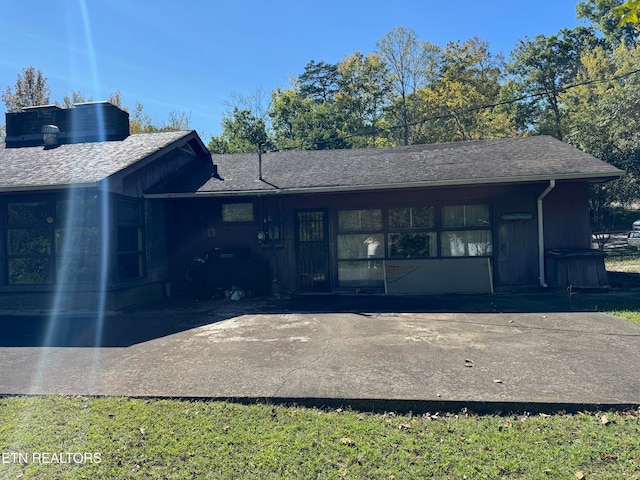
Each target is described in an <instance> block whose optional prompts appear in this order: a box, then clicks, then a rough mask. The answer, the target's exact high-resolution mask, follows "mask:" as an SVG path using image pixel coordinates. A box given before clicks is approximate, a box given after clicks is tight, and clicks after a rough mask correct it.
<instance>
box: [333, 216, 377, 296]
mask: <svg viewBox="0 0 640 480" xmlns="http://www.w3.org/2000/svg"><path fill="white" fill-rule="evenodd" d="M337 251H338V284H339V285H340V286H341V287H372V288H382V287H383V285H384V271H383V262H382V260H383V259H384V257H385V237H384V232H383V228H382V210H380V209H371V210H341V211H339V212H338V238H337Z"/></svg>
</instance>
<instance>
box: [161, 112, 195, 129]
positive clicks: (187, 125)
mask: <svg viewBox="0 0 640 480" xmlns="http://www.w3.org/2000/svg"><path fill="white" fill-rule="evenodd" d="M190 129H191V113H187V112H183V111H180V110H171V111H170V112H169V120H168V122H167V124H166V125H165V126H164V127H162V128H160V130H161V131H163V132H168V131H182V130H190Z"/></svg>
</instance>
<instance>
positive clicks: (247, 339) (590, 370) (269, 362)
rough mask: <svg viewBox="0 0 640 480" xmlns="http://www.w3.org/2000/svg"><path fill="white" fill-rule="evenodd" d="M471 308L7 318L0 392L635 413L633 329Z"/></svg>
mask: <svg viewBox="0 0 640 480" xmlns="http://www.w3.org/2000/svg"><path fill="white" fill-rule="evenodd" d="M378 298H380V297H378ZM482 298H484V299H485V300H483V301H486V302H488V303H487V304H486V305H487V308H480V309H479V310H480V311H478V312H469V311H467V312H452V311H446V310H452V309H446V308H444V309H443V311H438V310H439V308H434V303H433V302H434V299H432V298H431V299H430V298H422V299H420V298H417V299H416V298H411V299H402V298H399V299H398V298H395V299H389V298H386V299H385V298H382V300H380V299H376V300H368V299H360V297H330V298H327V299H322V298H312V299H306V300H305V299H304V298H302V299H299V298H298V299H295V300H280V301H276V300H245V301H241V302H232V301H222V300H218V301H212V302H208V303H197V304H196V303H188V302H187V303H185V302H170V301H166V302H165V303H158V304H156V305H153V306H147V307H145V308H144V309H135V310H131V311H128V312H120V313H115V314H110V315H107V316H106V317H105V318H104V323H103V327H102V328H98V326H99V322H98V321H97V320H96V319H95V318H93V317H92V316H91V315H88V314H73V315H69V314H68V315H61V316H57V317H54V316H51V315H24V314H21V315H17V314H5V315H2V316H0V326H1V328H2V332H3V335H2V340H0V394H73V395H116V396H120V395H124V396H161V397H207V398H233V399H238V400H246V401H251V400H252V399H262V398H267V399H271V400H272V401H297V402H300V403H315V404H325V405H331V404H335V405H337V404H342V403H346V404H350V405H352V406H354V407H361V408H385V409H408V410H414V411H418V410H435V409H456V408H461V407H463V406H469V407H470V408H471V409H473V410H475V411H485V410H488V411H495V410H501V411H515V410H527V411H548V410H557V409H565V410H580V409H587V408H595V407H598V406H599V407H607V406H613V407H623V406H627V405H628V406H634V405H638V404H640V375H639V374H638V372H640V353H639V352H640V327H639V326H637V325H633V324H630V323H628V322H626V321H625V320H622V319H619V318H616V317H612V316H610V315H607V314H603V313H593V312H591V313H584V312H580V313H577V312H563V311H557V310H558V308H555V307H554V306H553V304H552V302H551V303H550V302H549V301H548V300H549V298H547V299H546V300H547V302H546V303H545V302H544V301H543V302H542V304H541V305H540V306H537V305H535V308H528V309H523V310H526V311H523V312H511V313H500V312H499V311H498V312H495V311H491V305H493V306H494V307H495V308H493V309H494V310H495V309H496V308H499V307H500V305H495V303H496V301H497V300H495V298H493V299H492V297H490V296H489V297H486V296H485V297H482ZM498 298H499V297H498ZM543 300H544V298H543ZM450 301H452V302H454V303H456V299H455V298H453V299H451V300H450ZM457 302H458V303H459V302H460V300H459V299H458V300H457ZM545 305H548V306H549V307H550V308H549V309H548V310H549V311H545V308H544V306H545ZM383 306H384V307H383ZM322 307H325V308H322ZM499 309H500V311H504V309H502V308H499ZM554 310H555V311H554ZM95 345H97V346H95ZM345 400H346V402H345Z"/></svg>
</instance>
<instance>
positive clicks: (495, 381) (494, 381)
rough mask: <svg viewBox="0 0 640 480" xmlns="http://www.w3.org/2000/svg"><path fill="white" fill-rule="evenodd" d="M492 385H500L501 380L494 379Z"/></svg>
mask: <svg viewBox="0 0 640 480" xmlns="http://www.w3.org/2000/svg"><path fill="white" fill-rule="evenodd" d="M493 383H502V380H499V379H497V378H496V379H494V380H493Z"/></svg>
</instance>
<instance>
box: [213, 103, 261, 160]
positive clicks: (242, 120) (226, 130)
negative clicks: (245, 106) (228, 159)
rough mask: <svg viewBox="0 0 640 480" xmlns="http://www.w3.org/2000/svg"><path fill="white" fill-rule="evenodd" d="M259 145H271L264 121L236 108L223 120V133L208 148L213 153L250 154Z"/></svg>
mask: <svg viewBox="0 0 640 480" xmlns="http://www.w3.org/2000/svg"><path fill="white" fill-rule="evenodd" d="M259 143H266V144H268V145H269V144H270V140H269V138H268V135H267V130H266V126H265V122H264V119H262V118H258V117H255V116H254V115H253V114H252V113H251V112H250V111H249V110H239V109H238V108H234V110H233V112H232V113H231V116H230V117H224V118H223V119H222V133H221V134H220V135H219V136H212V137H211V140H210V141H209V145H208V148H209V151H211V152H212V153H250V152H255V151H256V150H257V149H258V144H259Z"/></svg>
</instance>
